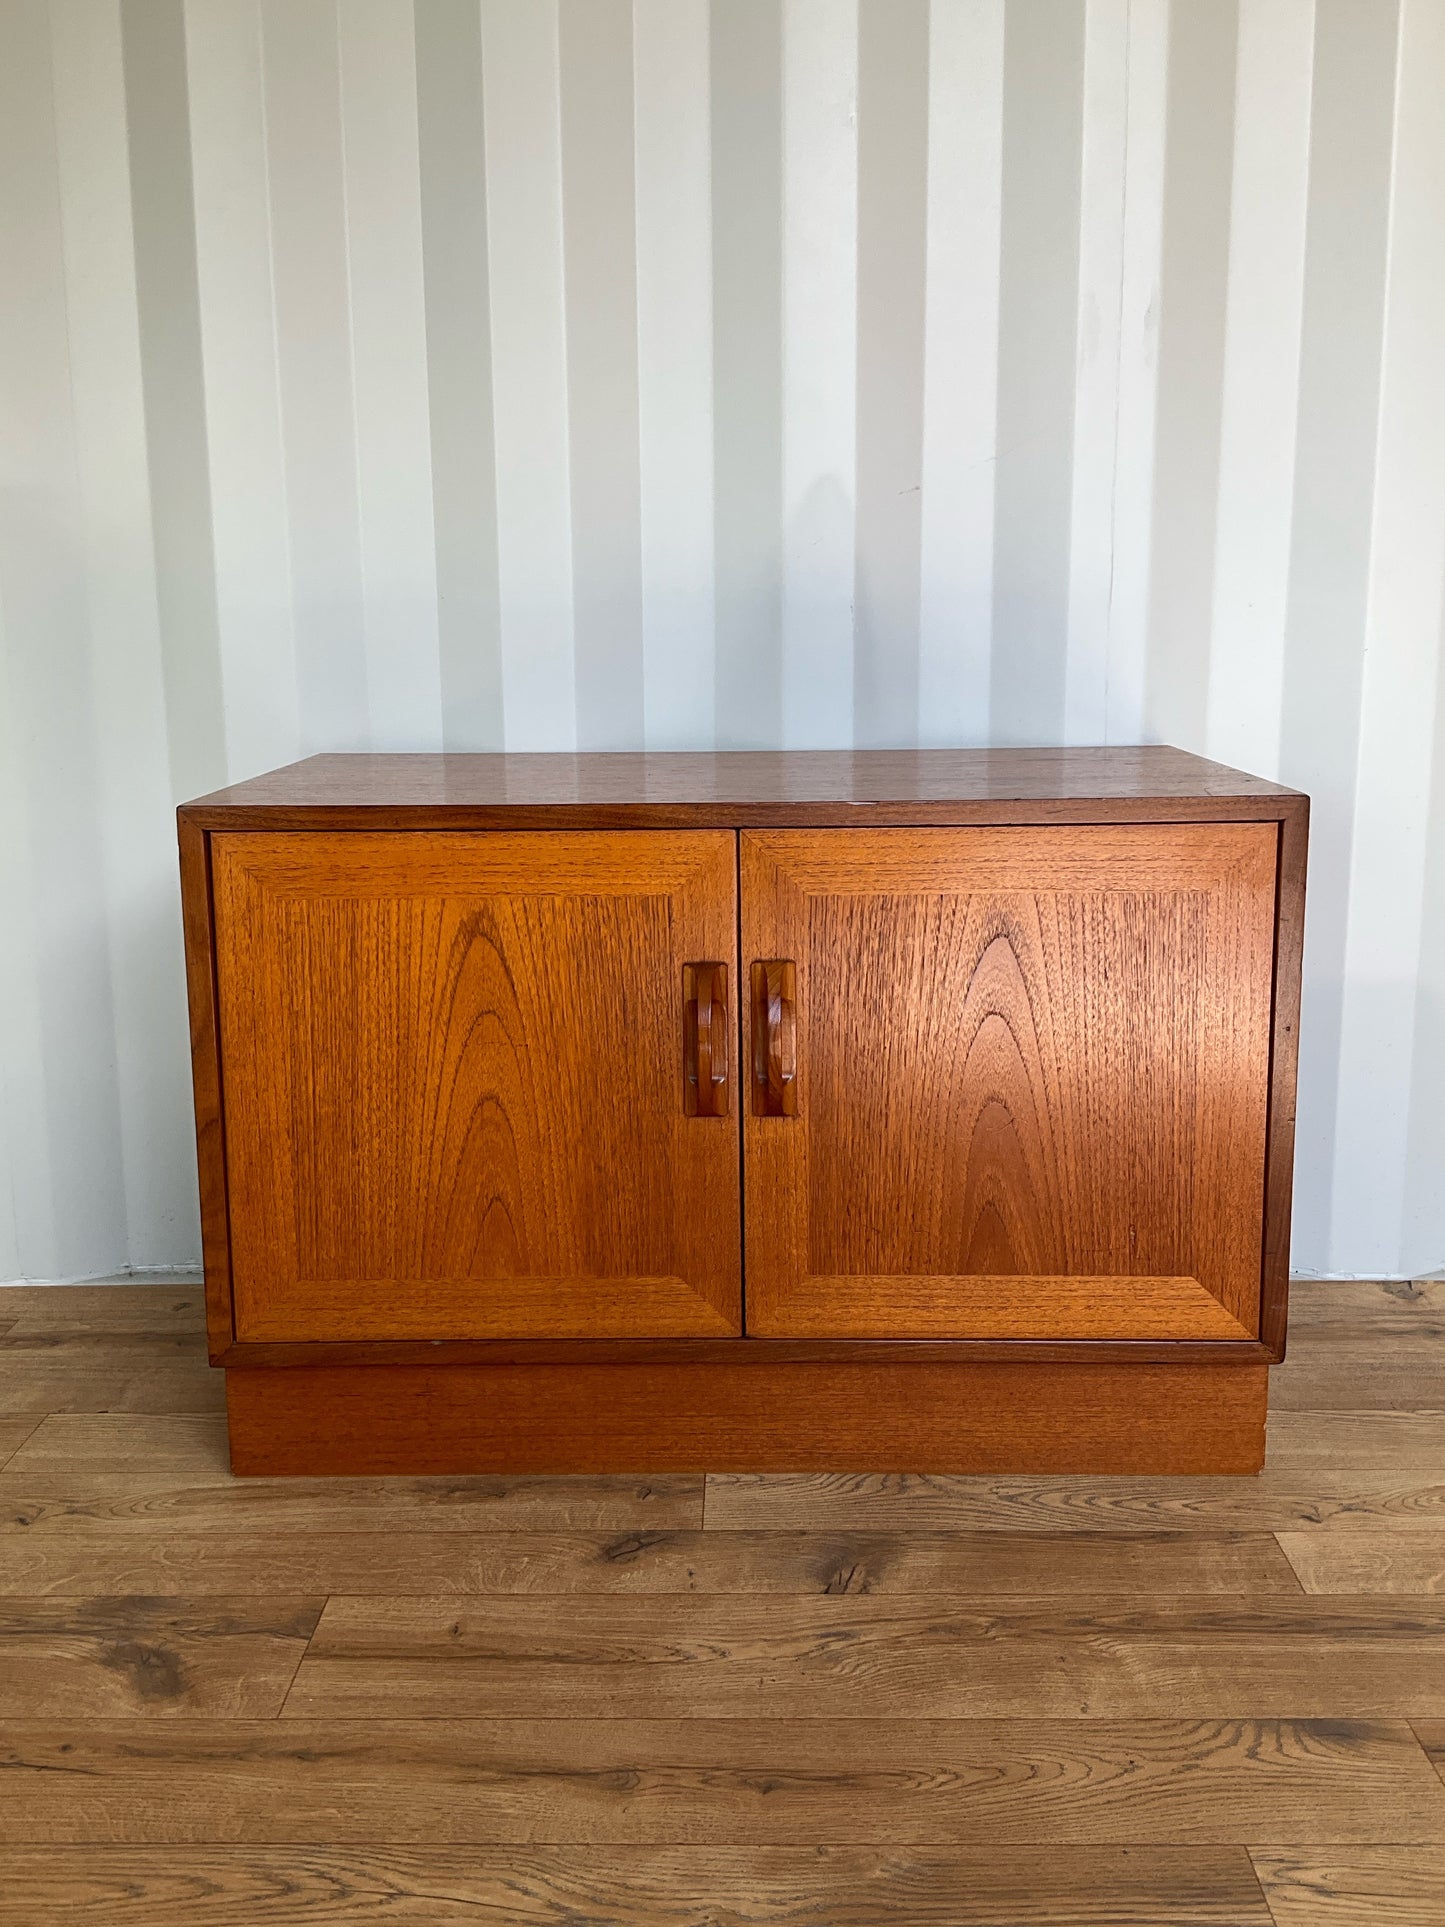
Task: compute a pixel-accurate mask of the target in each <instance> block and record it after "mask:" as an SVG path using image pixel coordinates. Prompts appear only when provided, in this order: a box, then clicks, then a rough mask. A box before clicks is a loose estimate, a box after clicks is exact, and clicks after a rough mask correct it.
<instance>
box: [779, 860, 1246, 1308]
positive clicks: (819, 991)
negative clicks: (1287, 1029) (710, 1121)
mask: <svg viewBox="0 0 1445 1927" xmlns="http://www.w3.org/2000/svg"><path fill="white" fill-rule="evenodd" d="M1275 852H1276V834H1275V831H1274V829H1273V827H1272V826H1270V825H1267V824H1208V825H1183V824H1179V825H1149V826H1144V825H1129V826H1119V825H1115V826H1095V827H1090V828H1086V829H1085V828H1068V827H1052V828H1045V829H994V828H988V829H959V830H942V829H921V830H903V829H885V830H855V831H838V830H831V831H822V832H813V831H778V832H753V831H746V832H744V833H743V836H742V856H741V869H742V906H743V946H744V953H745V954H747V953H750V952H753V953H755V952H763V953H772V952H778V953H781V954H784V955H788V956H792V957H796V958H797V959H798V982H797V998H798V1027H799V1069H798V1075H797V1080H796V1086H795V1088H796V1091H797V1115H796V1117H792V1118H783V1117H759V1116H757V1115H750V1116H749V1117H748V1118H747V1120H746V1125H745V1134H746V1138H745V1145H746V1148H745V1157H744V1169H745V1176H746V1186H747V1208H746V1222H747V1243H748V1248H747V1266H746V1269H747V1277H748V1329H749V1331H750V1332H755V1333H758V1334H768V1335H774V1336H821V1335H825V1334H828V1335H833V1336H854V1337H859V1338H869V1337H871V1338H884V1337H895V1338H899V1337H915V1338H921V1337H959V1338H968V1337H999V1338H1023V1339H1032V1338H1079V1339H1090V1338H1146V1337H1147V1338H1199V1339H1246V1338H1254V1337H1256V1336H1257V1333H1258V1325H1259V1286H1260V1235H1261V1214H1262V1207H1263V1195H1264V1164H1265V1125H1266V1103H1267V1096H1268V1064H1269V1022H1270V1002H1271V979H1272V969H1273V943H1274V902H1275ZM757 1019H758V1010H757V1004H756V1001H755V1003H754V1022H755V1024H756V1022H757ZM754 1041H755V1044H756V1041H757V1040H756V1036H755V1040H754Z"/></svg>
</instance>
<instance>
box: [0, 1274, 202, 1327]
mask: <svg viewBox="0 0 1445 1927" xmlns="http://www.w3.org/2000/svg"><path fill="white" fill-rule="evenodd" d="M0 1316H4V1317H7V1318H9V1319H10V1322H11V1329H12V1330H13V1331H15V1332H18V1333H20V1334H22V1335H23V1334H25V1333H29V1332H43V1333H45V1334H47V1335H49V1336H51V1337H56V1338H58V1337H60V1336H61V1334H62V1333H65V1332H78V1333H81V1334H84V1335H86V1336H88V1337H92V1338H93V1337H96V1336H98V1335H99V1334H101V1333H103V1332H155V1333H158V1334H161V1335H171V1336H174V1335H176V1334H178V1333H182V1332H197V1331H204V1330H205V1329H206V1297H205V1290H204V1287H203V1286H202V1285H201V1284H200V1282H199V1280H197V1281H196V1282H194V1283H193V1282H192V1281H191V1280H189V1279H185V1280H183V1281H181V1282H179V1283H156V1284H150V1283H146V1284H135V1283H131V1282H130V1281H126V1282H125V1283H116V1284H108V1285H65V1286H61V1287H57V1286H55V1285H9V1286H7V1287H6V1288H5V1290H4V1292H3V1293H0Z"/></svg>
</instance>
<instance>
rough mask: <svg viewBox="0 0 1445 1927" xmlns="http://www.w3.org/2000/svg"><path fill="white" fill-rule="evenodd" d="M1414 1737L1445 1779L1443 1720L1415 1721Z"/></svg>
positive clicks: (1444, 1721)
mask: <svg viewBox="0 0 1445 1927" xmlns="http://www.w3.org/2000/svg"><path fill="white" fill-rule="evenodd" d="M1415 1736H1416V1738H1417V1739H1418V1740H1419V1742H1420V1744H1421V1745H1422V1746H1423V1747H1424V1749H1425V1751H1426V1753H1427V1754H1428V1755H1429V1757H1430V1759H1431V1760H1433V1761H1434V1763H1435V1768H1436V1771H1437V1772H1438V1773H1440V1775H1441V1776H1442V1778H1445V1720H1416V1721H1415Z"/></svg>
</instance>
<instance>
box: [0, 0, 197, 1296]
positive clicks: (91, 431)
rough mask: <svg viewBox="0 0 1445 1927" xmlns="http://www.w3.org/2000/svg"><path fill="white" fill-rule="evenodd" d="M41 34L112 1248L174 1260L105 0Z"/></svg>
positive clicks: (163, 779) (149, 645) (56, 19)
mask: <svg viewBox="0 0 1445 1927" xmlns="http://www.w3.org/2000/svg"><path fill="white" fill-rule="evenodd" d="M51 29H52V35H53V46H54V74H55V109H56V136H57V153H58V160H59V178H60V205H61V212H62V220H61V232H62V237H63V241H64V249H65V268H66V295H67V301H66V306H67V324H68V334H69V342H70V376H71V395H72V400H73V406H74V414H75V438H76V456H77V467H78V473H79V482H80V497H81V499H80V518H81V526H80V535H81V541H82V545H83V559H84V565H85V574H86V583H87V591H88V596H87V600H88V609H89V627H90V660H91V664H92V667H93V674H94V678H95V723H96V738H95V741H94V743H93V745H92V748H91V753H92V754H93V756H94V769H95V776H96V788H97V801H98V805H99V816H100V856H101V862H102V865H103V873H104V881H105V897H106V918H107V934H108V947H109V952H110V972H111V981H112V985H113V994H114V999H115V1057H116V1079H117V1087H118V1097H119V1106H120V1152H121V1162H122V1170H123V1175H124V1182H125V1215H126V1229H127V1252H126V1255H127V1257H130V1256H133V1255H134V1254H135V1253H138V1252H139V1253H144V1254H146V1255H147V1256H148V1257H149V1258H150V1260H151V1262H153V1263H156V1264H185V1263H187V1262H189V1261H190V1258H191V1256H192V1254H193V1252H194V1249H195V1243H196V1238H197V1235H198V1230H197V1208H196V1188H195V1154H194V1144H193V1139H192V1133H191V1129H190V1122H189V1119H188V1117H187V1095H188V1087H189V1078H190V1055H189V1051H188V1048H187V1045H188V1034H187V1028H186V1016H185V976H184V970H183V966H182V957H181V941H180V938H181V920H180V901H179V894H178V889H177V880H176V866H175V862H174V860H173V857H172V854H171V850H170V840H171V826H172V820H173V819H172V809H173V804H174V798H173V797H172V795H171V784H170V763H169V759H168V756H167V746H166V690H165V678H164V668H163V658H162V652H161V636H160V615H159V610H158V607H157V600H156V580H155V569H154V560H153V558H154V555H155V532H154V527H153V524H152V519H151V511H150V497H149V492H148V487H147V482H148V476H147V467H146V428H145V406H144V400H143V397H142V392H141V353H140V337H139V330H138V326H137V307H136V281H135V259H134V235H133V233H132V228H131V206H130V169H129V164H128V158H127V149H126V117H125V79H124V72H123V67H122V58H121V32H120V9H119V5H118V0H52V4H51ZM177 720H178V723H179V722H180V719H179V718H178V719H177ZM103 1263H104V1260H103V1259H102V1264H103ZM0 1275H3V1274H0Z"/></svg>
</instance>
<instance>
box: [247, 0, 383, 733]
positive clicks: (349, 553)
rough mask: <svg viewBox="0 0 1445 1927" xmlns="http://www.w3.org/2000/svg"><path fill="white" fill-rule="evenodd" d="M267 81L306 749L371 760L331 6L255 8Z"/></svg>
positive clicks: (302, 3)
mask: <svg viewBox="0 0 1445 1927" xmlns="http://www.w3.org/2000/svg"><path fill="white" fill-rule="evenodd" d="M261 71H262V76H263V81H264V89H265V111H266V162H267V169H268V173H269V185H270V201H271V256H272V262H273V267H274V274H275V290H276V313H277V319H278V324H279V326H278V334H279V342H280V356H279V365H280V373H281V423H282V447H283V452H284V455H285V461H286V498H287V508H288V511H289V516H290V525H291V580H292V584H293V589H294V597H295V604H294V606H295V613H296V688H297V694H298V697H299V700H300V706H301V738H302V743H303V746H304V747H305V748H307V749H318V748H319V747H320V746H321V744H322V743H323V742H324V743H327V744H329V745H330V746H331V747H332V748H336V749H364V748H365V747H366V740H367V733H368V724H367V691H366V652H365V650H364V649H360V648H358V647H357V640H358V638H359V637H360V635H361V633H362V617H361V531H360V526H359V509H358V503H357V492H356V480H357V477H356V395H355V390H354V388H353V385H352V362H351V327H350V309H349V289H348V286H347V264H346V220H345V195H344V187H343V182H342V170H341V72H340V55H339V51H338V46H337V10H336V9H335V8H334V7H333V6H331V5H329V4H328V3H327V0H261Z"/></svg>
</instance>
